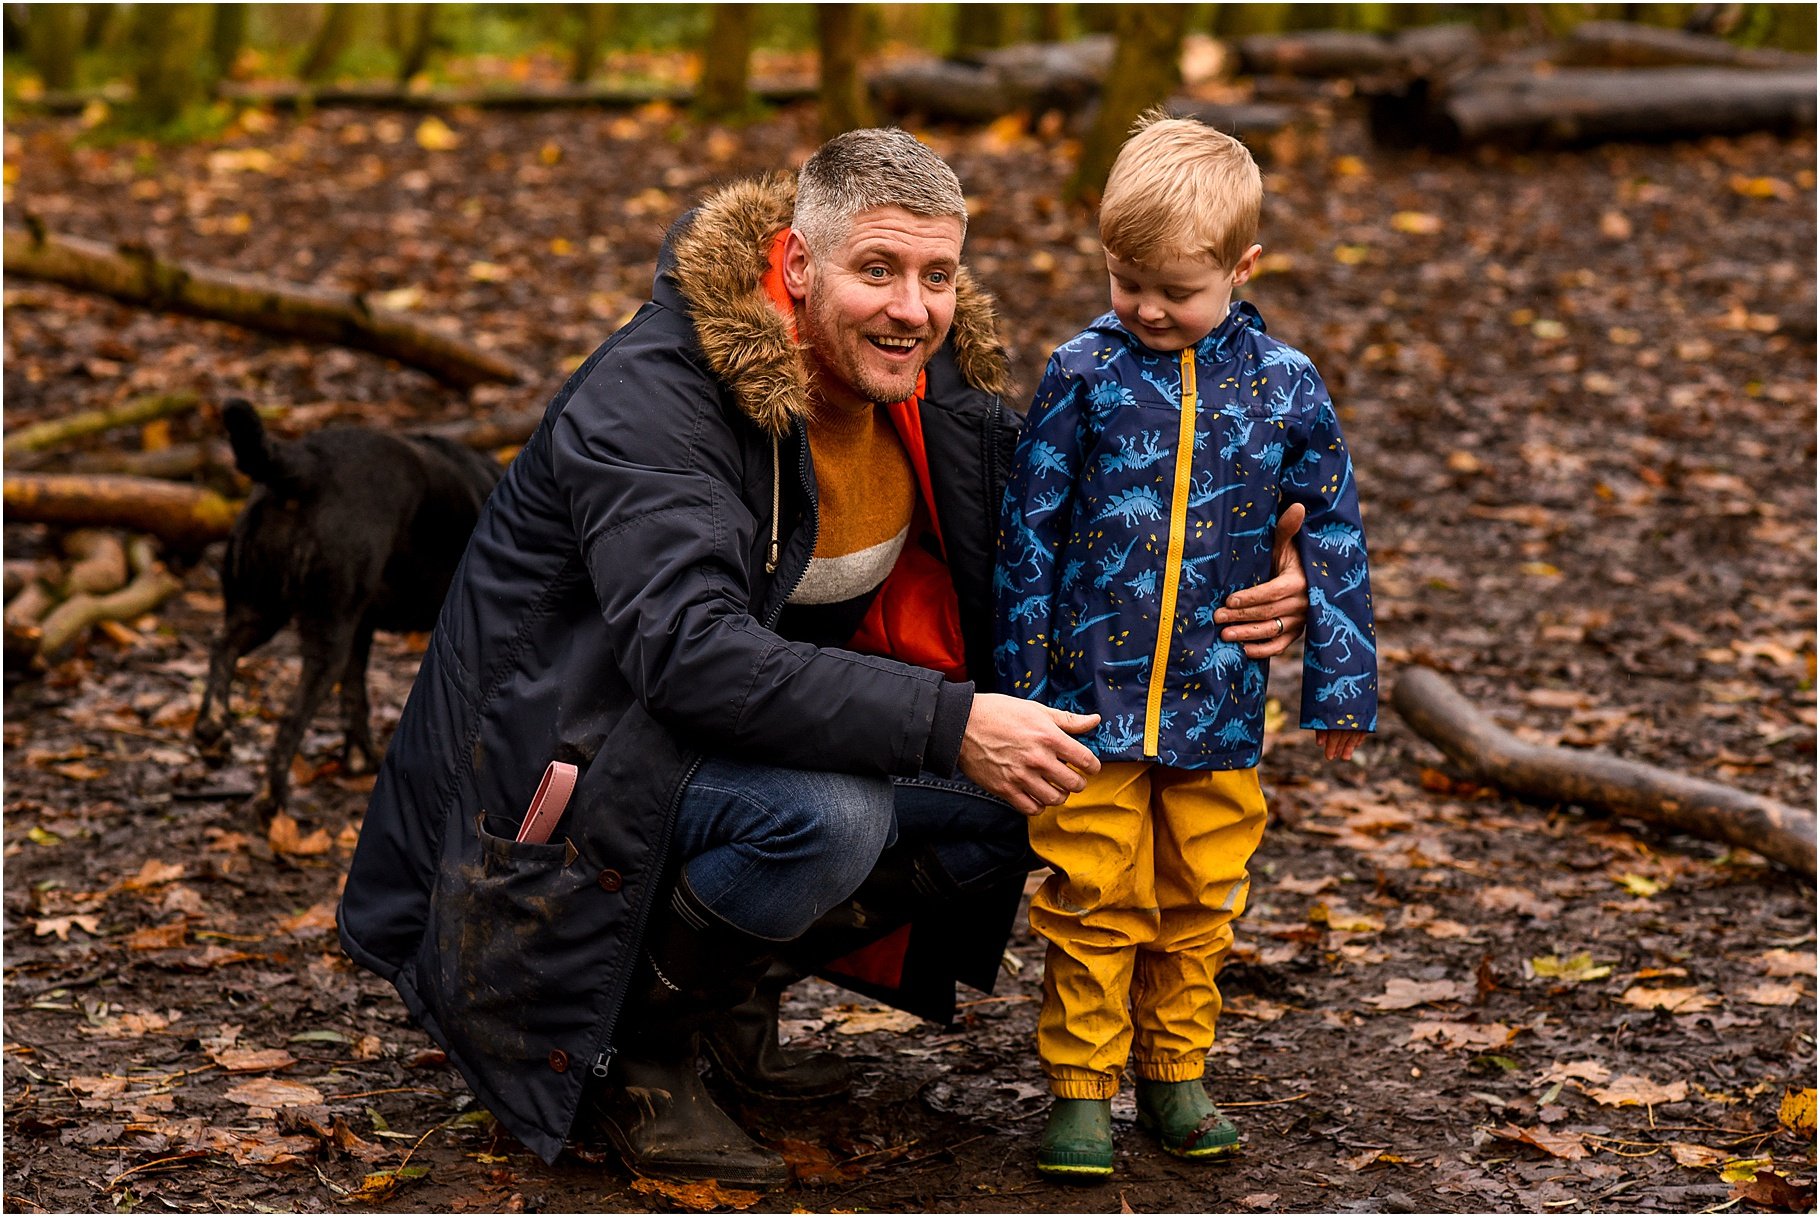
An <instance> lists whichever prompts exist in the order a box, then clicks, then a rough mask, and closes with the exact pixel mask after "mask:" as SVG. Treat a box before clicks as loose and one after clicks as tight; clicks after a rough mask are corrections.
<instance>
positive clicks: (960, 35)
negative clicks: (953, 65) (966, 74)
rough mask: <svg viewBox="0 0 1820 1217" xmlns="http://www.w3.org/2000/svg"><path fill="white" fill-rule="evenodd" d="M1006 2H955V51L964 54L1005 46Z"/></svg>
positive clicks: (1008, 11)
mask: <svg viewBox="0 0 1820 1217" xmlns="http://www.w3.org/2000/svg"><path fill="white" fill-rule="evenodd" d="M1011 8H1012V6H1011V5H1009V4H966V3H962V4H957V5H955V6H954V54H955V55H956V56H957V57H965V56H968V55H974V54H977V53H978V52H980V51H990V50H994V49H996V48H998V47H1002V46H1004V45H1005V43H1006V42H1007V41H1009V39H1007V37H1006V29H1005V26H1006V20H1007V18H1008V16H1009V14H1010V9H1011Z"/></svg>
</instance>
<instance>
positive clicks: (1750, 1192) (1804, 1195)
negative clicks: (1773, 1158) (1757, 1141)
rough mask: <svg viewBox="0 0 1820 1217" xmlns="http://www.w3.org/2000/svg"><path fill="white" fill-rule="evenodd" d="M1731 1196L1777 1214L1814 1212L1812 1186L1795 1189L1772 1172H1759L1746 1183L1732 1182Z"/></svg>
mask: <svg viewBox="0 0 1820 1217" xmlns="http://www.w3.org/2000/svg"><path fill="white" fill-rule="evenodd" d="M1732 1195H1734V1196H1737V1197H1739V1198H1740V1199H1744V1200H1748V1201H1750V1202H1751V1203H1752V1204H1760V1205H1762V1206H1763V1207H1764V1208H1768V1209H1774V1210H1776V1211H1777V1212H1779V1213H1811V1212H1813V1211H1814V1189H1813V1187H1812V1186H1808V1187H1796V1186H1795V1185H1794V1184H1793V1183H1791V1182H1789V1181H1788V1180H1787V1179H1784V1178H1783V1177H1782V1176H1781V1175H1778V1174H1777V1173H1776V1172H1775V1171H1772V1170H1760V1171H1758V1172H1757V1174H1756V1177H1755V1178H1753V1179H1750V1180H1748V1181H1744V1182H1738V1181H1733V1182H1732Z"/></svg>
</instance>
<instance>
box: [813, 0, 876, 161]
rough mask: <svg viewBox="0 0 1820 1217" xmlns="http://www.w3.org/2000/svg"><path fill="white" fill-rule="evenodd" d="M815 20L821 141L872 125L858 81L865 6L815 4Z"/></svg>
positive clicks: (869, 111) (870, 114)
mask: <svg viewBox="0 0 1820 1217" xmlns="http://www.w3.org/2000/svg"><path fill="white" fill-rule="evenodd" d="M815 20H816V26H817V29H818V32H819V34H820V42H821V61H822V62H821V103H822V104H821V119H822V138H823V139H832V138H833V137H834V136H836V135H839V134H840V133H841V132H843V131H852V130H856V129H857V128H860V127H869V126H871V125H872V113H871V106H870V105H869V104H868V102H867V100H866V85H865V82H864V81H862V80H861V79H860V74H859V61H860V53H861V51H862V49H863V43H864V40H865V21H866V11H865V6H864V5H860V4H818V5H816V6H815Z"/></svg>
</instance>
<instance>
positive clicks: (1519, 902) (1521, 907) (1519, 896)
mask: <svg viewBox="0 0 1820 1217" xmlns="http://www.w3.org/2000/svg"><path fill="white" fill-rule="evenodd" d="M1475 899H1476V901H1477V903H1478V904H1479V905H1480V907H1482V908H1485V909H1487V910H1489V911H1491V912H1493V913H1516V914H1518V915H1519V916H1523V917H1534V918H1535V919H1536V920H1537V921H1547V920H1549V919H1550V918H1552V917H1553V916H1554V915H1555V914H1556V913H1558V912H1560V911H1561V902H1560V901H1558V900H1544V899H1541V898H1540V897H1538V896H1537V895H1536V894H1535V893H1534V892H1531V891H1526V890H1524V889H1523V888H1520V887H1499V886H1494V887H1488V888H1483V889H1481V890H1480V892H1479V894H1478V896H1477V897H1475Z"/></svg>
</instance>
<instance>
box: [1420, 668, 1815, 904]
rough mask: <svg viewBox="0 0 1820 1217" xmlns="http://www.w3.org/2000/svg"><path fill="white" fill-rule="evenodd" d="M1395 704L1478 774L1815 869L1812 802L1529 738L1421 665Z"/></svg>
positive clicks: (1518, 789) (1515, 788) (1517, 790)
mask: <svg viewBox="0 0 1820 1217" xmlns="http://www.w3.org/2000/svg"><path fill="white" fill-rule="evenodd" d="M1392 703H1393V704H1394V705H1395V706H1396V709H1397V713H1398V714H1400V715H1402V716H1403V721H1405V722H1407V723H1408V724H1409V725H1410V727H1411V728H1413V729H1414V730H1415V732H1416V734H1417V735H1420V736H1421V737H1422V738H1423V739H1426V740H1428V741H1429V742H1430V743H1433V744H1434V745H1436V746H1437V747H1439V748H1440V749H1441V751H1443V752H1445V753H1446V754H1447V755H1448V757H1449V758H1450V759H1451V760H1452V761H1453V762H1454V763H1455V764H1457V765H1459V766H1460V767H1461V768H1463V769H1465V770H1466V771H1467V772H1468V773H1469V774H1471V775H1472V776H1473V777H1474V778H1475V779H1477V780H1479V781H1484V782H1490V783H1491V784H1493V785H1495V786H1499V787H1502V788H1503V789H1505V790H1508V791H1510V792H1511V793H1513V794H1519V795H1526V796H1529V797H1532V798H1537V799H1546V800H1550V801H1555V802H1562V803H1578V804H1580V805H1581V806H1583V807H1589V808H1595V809H1598V810H1601V811H1606V812H1610V813H1612V814H1613V815H1621V816H1629V817H1631V818H1632V819H1637V820H1643V821H1646V822H1648V823H1652V824H1661V825H1665V826H1667V827H1669V828H1672V829H1674V830H1675V831H1677V832H1685V833H1689V834H1691V835H1693V836H1696V837H1701V838H1703V839H1705V840H1708V841H1723V842H1724V843H1725V844H1727V845H1729V846H1732V847H1734V848H1738V849H1748V850H1751V851H1752V852H1754V853H1758V854H1761V855H1763V856H1764V857H1765V858H1768V859H1769V860H1770V861H1772V862H1779V863H1781V864H1782V865H1783V866H1786V867H1788V868H1789V869H1790V870H1793V871H1797V872H1799V873H1800V874H1802V875H1804V876H1806V877H1807V878H1808V879H1810V880H1811V879H1813V877H1814V815H1813V813H1812V812H1811V811H1807V810H1805V809H1802V808H1796V807H1790V806H1788V805H1787V804H1784V803H1778V802H1776V801H1774V800H1773V799H1766V798H1764V797H1763V796H1761V795H1756V794H1751V793H1749V792H1748V791H1742V790H1736V789H1733V788H1732V787H1730V786H1723V785H1720V784H1719V783H1717V782H1709V781H1705V780H1703V779H1700V778H1690V777H1687V776H1685V775H1682V774H1678V773H1672V772H1670V771H1668V770H1666V769H1658V768H1656V767H1655V766H1653V765H1645V764H1642V763H1640V762H1637V761H1627V760H1624V759H1622V758H1620V757H1615V756H1611V755H1609V754H1607V753H1602V752H1588V751H1581V750H1577V749H1571V748H1555V747H1548V746H1545V745H1541V744H1529V743H1525V742H1523V741H1522V740H1519V739H1518V738H1516V737H1515V736H1514V735H1512V734H1510V733H1509V732H1508V731H1506V730H1504V729H1503V728H1502V727H1499V726H1498V725H1497V724H1496V723H1494V722H1492V721H1491V719H1489V718H1487V717H1486V716H1485V715H1483V714H1481V713H1480V712H1479V711H1478V710H1477V709H1476V708H1474V706H1473V705H1472V703H1471V702H1469V701H1467V700H1466V698H1465V697H1463V696H1461V694H1460V692H1459V691H1458V690H1457V689H1455V688H1454V687H1453V686H1452V685H1451V684H1449V683H1448V682H1447V680H1446V679H1445V678H1444V677H1442V676H1441V675H1440V674H1439V673H1437V672H1434V671H1431V670H1430V669H1427V668H1411V669H1410V670H1408V671H1406V672H1404V673H1403V676H1402V678H1401V679H1400V680H1398V681H1397V686H1396V692H1395V693H1394V695H1393V697H1392Z"/></svg>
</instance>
